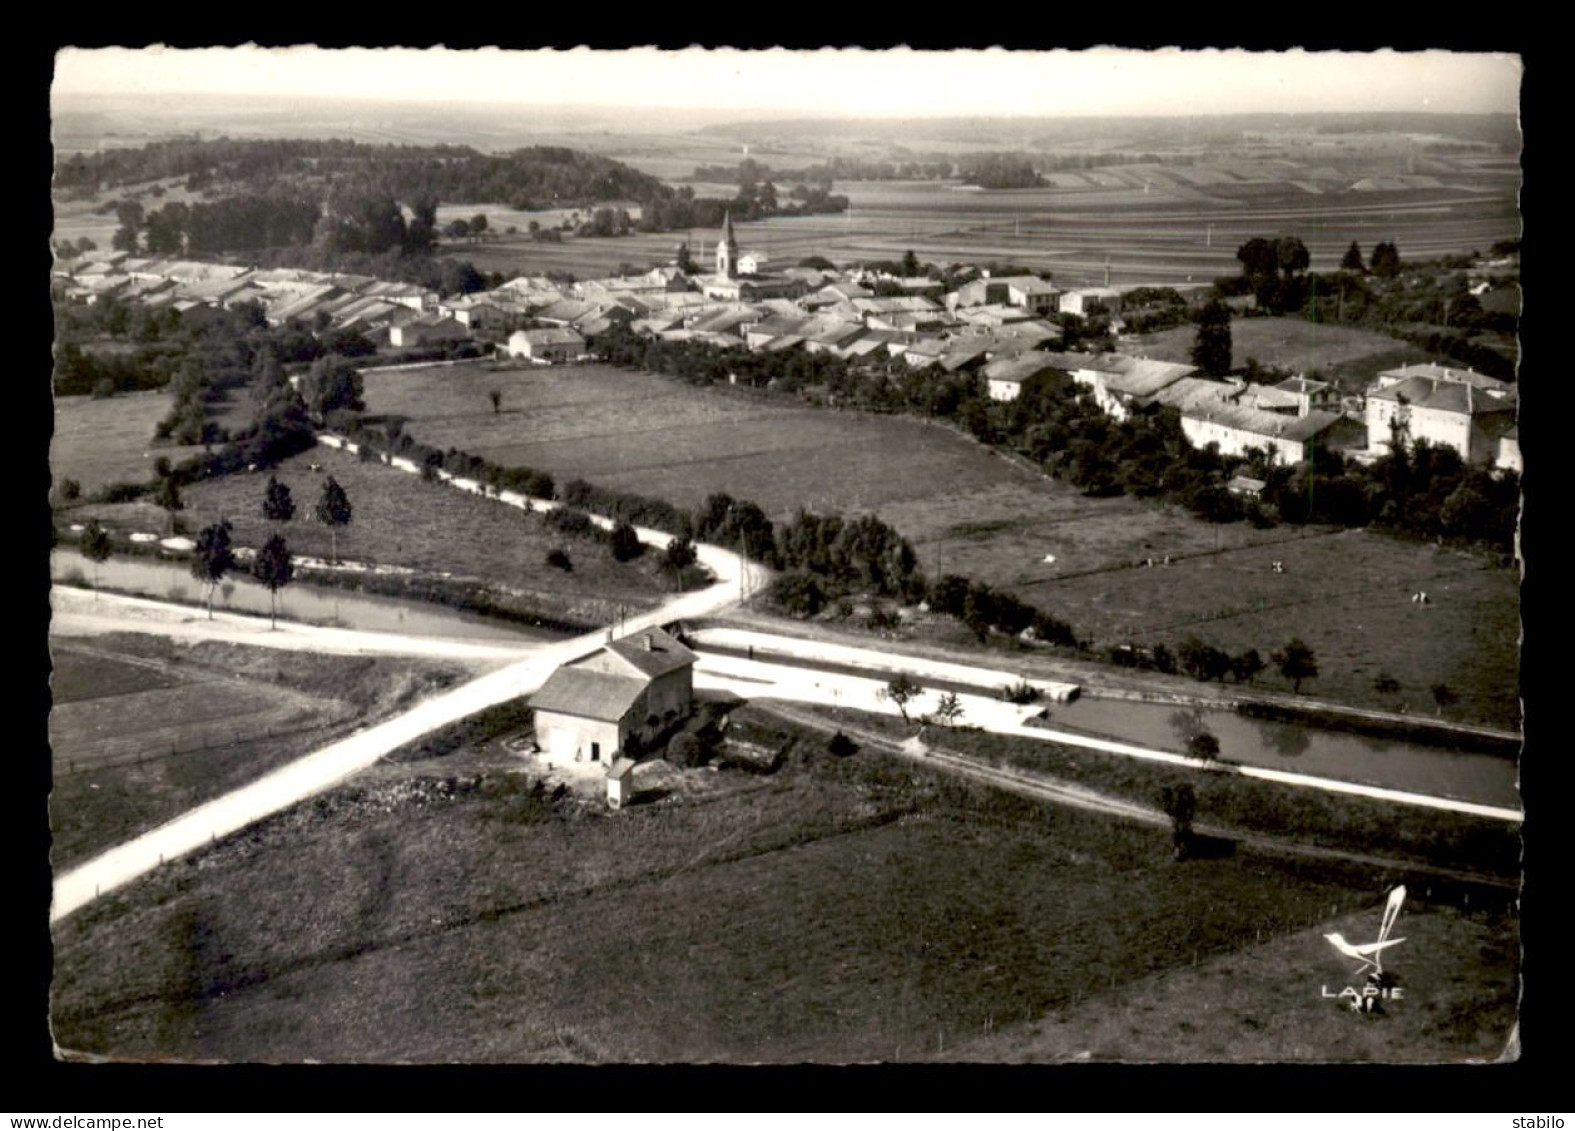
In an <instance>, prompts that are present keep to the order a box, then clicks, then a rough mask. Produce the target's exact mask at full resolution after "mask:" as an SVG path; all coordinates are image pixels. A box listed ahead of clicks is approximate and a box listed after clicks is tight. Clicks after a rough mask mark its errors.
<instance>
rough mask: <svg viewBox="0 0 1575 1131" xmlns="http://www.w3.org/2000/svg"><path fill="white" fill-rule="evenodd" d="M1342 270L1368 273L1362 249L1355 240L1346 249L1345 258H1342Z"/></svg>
mask: <svg viewBox="0 0 1575 1131" xmlns="http://www.w3.org/2000/svg"><path fill="white" fill-rule="evenodd" d="M1340 270H1342V271H1355V272H1356V273H1357V274H1359V275H1365V274H1367V264H1366V263H1364V262H1362V249H1361V247H1360V246H1359V245H1358V244H1357V242H1356V241H1355V240H1352V241H1351V246H1350V247H1348V248H1346V249H1345V258H1344V259H1342V260H1340Z"/></svg>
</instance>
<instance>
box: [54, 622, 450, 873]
mask: <svg viewBox="0 0 1575 1131" xmlns="http://www.w3.org/2000/svg"><path fill="white" fill-rule="evenodd" d="M50 652H51V657H52V659H53V663H54V674H53V678H52V681H51V685H50V690H51V694H52V695H53V699H54V705H53V709H52V710H51V712H50V718H49V737H50V745H51V748H52V755H53V768H54V777H55V781H54V792H53V794H52V796H51V798H50V831H51V834H52V836H53V848H52V853H51V857H52V860H53V862H54V864H55V866H56V867H57V868H59V867H62V866H69V865H71V864H75V863H78V862H80V861H82V860H84V859H86V858H88V857H90V856H92V855H94V854H95V853H97V852H101V851H103V850H105V849H108V848H111V847H113V846H114V845H116V844H120V843H122V842H123V841H126V840H128V839H130V838H131V837H133V836H135V835H137V834H138V833H141V832H145V831H146V830H148V829H150V828H153V827H154V826H156V825H158V824H161V823H163V822H164V821H167V820H169V819H170V818H172V817H174V816H176V815H178V814H180V813H182V812H184V811H186V810H187V809H190V808H191V807H192V806H194V805H197V804H200V803H201V802H203V801H206V800H208V799H210V798H213V797H217V796H219V795H220V794H223V793H226V792H228V791H230V790H232V789H235V788H236V787H238V786H240V785H243V784H245V783H246V782H249V781H252V780H254V779H256V778H258V777H260V776H262V775H263V774H264V773H266V772H267V771H268V770H271V769H273V768H274V767H276V766H279V765H282V764H283V763H285V762H288V761H290V760H292V759H294V758H297V757H300V756H301V755H303V754H305V753H307V752H308V751H310V750H311V749H313V748H315V747H316V746H318V745H321V744H323V743H326V742H328V741H330V739H331V738H332V737H335V736H336V735H337V734H338V733H339V732H340V731H341V730H342V729H343V728H345V727H347V726H350V725H358V724H360V723H363V722H365V721H367V719H368V718H369V717H373V716H375V715H376V714H378V713H379V712H380V710H382V709H385V708H386V706H387V705H389V704H391V703H393V702H395V701H399V700H401V699H402V698H404V697H408V696H409V695H410V694H412V693H413V692H414V691H416V690H418V689H425V688H430V687H436V686H440V685H442V684H445V683H447V682H449V681H451V680H452V679H453V678H454V675H455V674H456V673H457V672H458V670H459V669H458V668H455V667H451V666H443V665H429V666H427V667H424V668H419V667H417V666H416V665H414V664H411V663H409V662H407V661H402V660H387V659H367V658H360V657H358V658H346V657H317V656H312V655H308V654H304V653H303V654H291V653H281V652H274V651H273V650H271V649H248V648H243V647H238V646H234V645H220V644H212V643H203V644H199V645H196V646H192V645H177V644H175V643H173V642H170V641H164V640H159V639H157V638H152V637H142V636H129V635H128V636H110V637H99V638H94V639H92V640H83V639H77V638H72V639H69V640H67V639H61V638H56V639H54V640H52V641H51V646H50Z"/></svg>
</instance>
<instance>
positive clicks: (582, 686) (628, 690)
mask: <svg viewBox="0 0 1575 1131" xmlns="http://www.w3.org/2000/svg"><path fill="white" fill-rule="evenodd" d="M646 684H647V681H646V680H643V679H641V678H640V677H638V676H633V675H609V674H608V673H606V672H593V671H586V670H585V669H584V668H576V667H561V668H559V669H558V670H557V671H555V672H553V673H552V675H550V676H548V677H547V682H546V683H544V684H542V685H541V690H540V691H538V692H536V694H535V695H532V696H531V700H530V705H531V707H532V708H533V709H534V710H537V711H552V712H555V713H557V714H560V715H574V716H576V717H577V718H583V719H597V720H599V721H602V722H609V723H615V722H617V721H618V720H620V719H622V718H623V717H624V716H625V715H627V714H628V713H629V710H630V708H632V707H633V706H634V704H635V702H636V701H637V700H638V699H639V698H640V695H641V693H643V692H644V691H645V688H646Z"/></svg>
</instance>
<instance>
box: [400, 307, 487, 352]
mask: <svg viewBox="0 0 1575 1131" xmlns="http://www.w3.org/2000/svg"><path fill="white" fill-rule="evenodd" d="M469 340H470V331H469V330H467V329H466V328H465V327H464V326H461V325H460V324H459V323H458V322H456V321H454V319H452V318H441V317H439V316H437V315H434V314H428V315H425V316H423V317H421V318H417V319H415V320H414V321H412V322H406V323H405V324H404V325H402V326H391V327H390V328H389V331H388V342H389V345H392V346H398V347H400V348H404V347H408V346H422V345H427V344H429V343H431V342H463V341H469Z"/></svg>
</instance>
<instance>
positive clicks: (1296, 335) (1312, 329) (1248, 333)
mask: <svg viewBox="0 0 1575 1131" xmlns="http://www.w3.org/2000/svg"><path fill="white" fill-rule="evenodd" d="M1230 332H1231V363H1232V364H1233V365H1236V366H1242V365H1246V364H1247V359H1248V358H1249V357H1250V358H1256V359H1257V361H1258V363H1259V364H1260V365H1273V366H1278V367H1280V368H1282V369H1290V370H1293V371H1295V372H1297V373H1311V372H1313V371H1314V370H1316V371H1317V372H1318V373H1319V374H1321V375H1322V376H1323V377H1324V378H1325V379H1331V378H1332V379H1335V380H1338V381H1340V383H1341V384H1343V385H1345V386H1347V387H1349V388H1352V389H1359V388H1365V387H1366V386H1367V385H1369V384H1371V383H1372V379H1373V378H1374V377H1376V376H1377V375H1378V374H1379V373H1381V372H1382V371H1384V370H1385V369H1394V368H1397V367H1398V366H1400V365H1402V364H1403V363H1405V362H1418V361H1430V360H1433V357H1432V355H1431V354H1429V353H1428V352H1427V351H1426V350H1424V349H1422V348H1421V347H1419V346H1413V345H1410V344H1408V343H1406V342H1402V341H1399V340H1398V339H1396V338H1391V337H1389V335H1387V334H1380V333H1377V332H1376V331H1373V330H1361V329H1357V328H1356V327H1353V326H1334V325H1328V324H1322V323H1317V322H1309V321H1308V320H1306V319H1304V318H1236V319H1233V320H1232V321H1231V324H1230ZM1196 339H1197V329H1196V327H1193V326H1177V327H1175V328H1174V329H1170V330H1161V331H1159V332H1157V333H1153V334H1140V335H1138V336H1137V337H1136V339H1135V340H1134V341H1133V343H1132V344H1131V345H1129V346H1127V347H1125V348H1126V349H1127V351H1128V352H1131V353H1137V354H1141V355H1143V356H1145V357H1153V358H1158V359H1160V360H1162V361H1183V362H1187V363H1189V364H1190V363H1191V361H1192V346H1193V343H1194V342H1195V341H1196Z"/></svg>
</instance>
